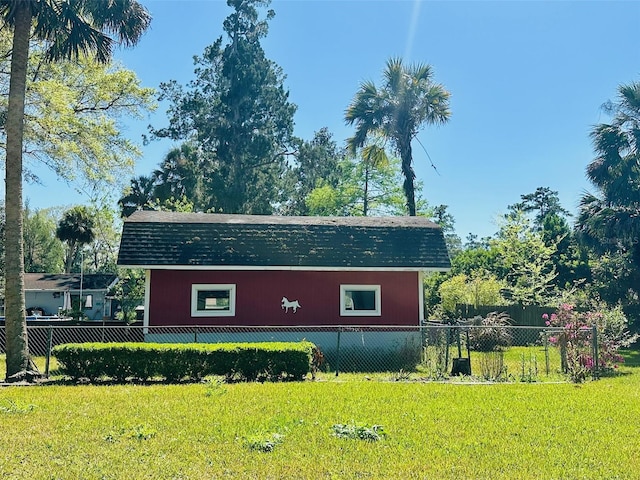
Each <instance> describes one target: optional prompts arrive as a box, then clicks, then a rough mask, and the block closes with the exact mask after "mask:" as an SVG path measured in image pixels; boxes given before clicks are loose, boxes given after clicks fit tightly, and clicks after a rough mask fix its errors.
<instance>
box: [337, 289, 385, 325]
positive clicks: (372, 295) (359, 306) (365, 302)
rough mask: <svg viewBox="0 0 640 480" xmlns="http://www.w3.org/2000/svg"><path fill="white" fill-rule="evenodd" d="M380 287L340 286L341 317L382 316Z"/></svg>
mask: <svg viewBox="0 0 640 480" xmlns="http://www.w3.org/2000/svg"><path fill="white" fill-rule="evenodd" d="M381 311H382V309H381V308H380V285H340V315H341V316H344V317H350V316H354V317H357V316H376V317H379V316H380V315H381Z"/></svg>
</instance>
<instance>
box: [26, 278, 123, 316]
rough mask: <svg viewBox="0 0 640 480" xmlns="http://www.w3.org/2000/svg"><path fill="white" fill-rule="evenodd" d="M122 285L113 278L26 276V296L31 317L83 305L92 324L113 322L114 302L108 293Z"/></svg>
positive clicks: (55, 313) (57, 312)
mask: <svg viewBox="0 0 640 480" xmlns="http://www.w3.org/2000/svg"><path fill="white" fill-rule="evenodd" d="M117 282H118V277H116V275H112V274H102V273H92V274H86V273H85V274H80V273H59V274H58V273H25V275H24V286H25V289H24V294H25V306H26V308H27V314H28V315H37V316H53V315H58V314H59V313H60V312H62V311H64V310H71V306H70V305H69V302H71V305H73V306H75V307H76V308H77V307H78V305H82V310H83V311H84V313H85V315H86V316H87V318H88V319H89V320H103V319H110V318H112V316H113V313H114V312H113V307H112V298H111V297H109V296H108V292H109V291H110V290H111V289H112V288H113V286H114V285H115V284H116V283H117Z"/></svg>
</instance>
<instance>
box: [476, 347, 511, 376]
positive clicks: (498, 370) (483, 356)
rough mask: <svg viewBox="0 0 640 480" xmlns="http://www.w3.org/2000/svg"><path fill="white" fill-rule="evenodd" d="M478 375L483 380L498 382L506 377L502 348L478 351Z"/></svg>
mask: <svg viewBox="0 0 640 480" xmlns="http://www.w3.org/2000/svg"><path fill="white" fill-rule="evenodd" d="M478 355H479V356H480V359H479V364H480V376H481V377H482V379H483V380H487V381H490V382H499V381H501V380H504V379H505V378H506V377H507V367H506V366H505V364H504V352H503V351H502V350H496V351H489V352H479V353H478Z"/></svg>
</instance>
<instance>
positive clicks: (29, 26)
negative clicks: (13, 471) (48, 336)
mask: <svg viewBox="0 0 640 480" xmlns="http://www.w3.org/2000/svg"><path fill="white" fill-rule="evenodd" d="M0 17H1V18H2V20H3V22H4V23H5V25H7V26H9V27H11V29H12V31H13V42H12V49H11V52H12V53H11V67H10V69H11V73H10V80H9V101H8V106H7V116H6V122H5V128H6V138H7V144H6V165H5V170H6V190H5V208H6V222H7V227H8V228H7V229H6V235H5V249H6V253H5V261H6V285H5V331H6V354H7V360H6V361H7V371H6V377H7V380H19V379H22V378H28V377H29V376H30V374H27V371H28V370H29V367H30V365H29V348H28V343H27V329H26V319H25V305H24V256H23V252H24V249H23V219H22V198H23V197H22V170H23V160H22V154H23V146H24V131H25V129H24V125H25V122H24V119H25V93H26V81H27V69H28V65H29V39H30V38H31V35H32V32H33V37H34V38H37V39H42V40H45V41H47V42H48V44H47V50H46V53H45V57H46V59H48V60H54V61H55V60H60V59H66V58H79V57H81V56H82V55H83V54H85V53H92V54H94V55H95V57H96V59H97V60H98V61H99V62H102V63H106V62H107V61H108V60H109V58H110V57H111V51H112V48H113V45H114V40H116V41H120V42H122V43H124V44H128V45H133V44H135V43H136V42H137V41H138V39H139V38H140V36H141V35H142V33H143V32H144V31H145V30H146V28H147V27H148V25H149V23H150V16H149V14H148V12H147V11H146V10H145V9H144V8H143V7H142V5H140V4H139V3H138V2H137V1H135V0H119V1H110V2H87V1H78V2H66V1H62V0H1V1H0Z"/></svg>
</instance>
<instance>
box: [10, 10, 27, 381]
mask: <svg viewBox="0 0 640 480" xmlns="http://www.w3.org/2000/svg"><path fill="white" fill-rule="evenodd" d="M14 3H15V25H14V32H13V50H12V55H11V76H10V80H9V105H8V110H7V120H6V132H7V153H6V189H5V208H6V234H5V263H6V266H5V268H6V272H5V280H6V282H5V332H6V353H7V381H11V380H20V379H22V378H21V375H22V374H24V373H26V372H27V371H28V370H29V363H30V361H29V346H28V343H27V321H26V318H25V304H24V257H23V243H22V242H23V239H22V231H23V219H22V135H23V130H24V99H25V86H26V78H27V62H28V58H29V35H30V32H31V7H30V4H29V2H14Z"/></svg>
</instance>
